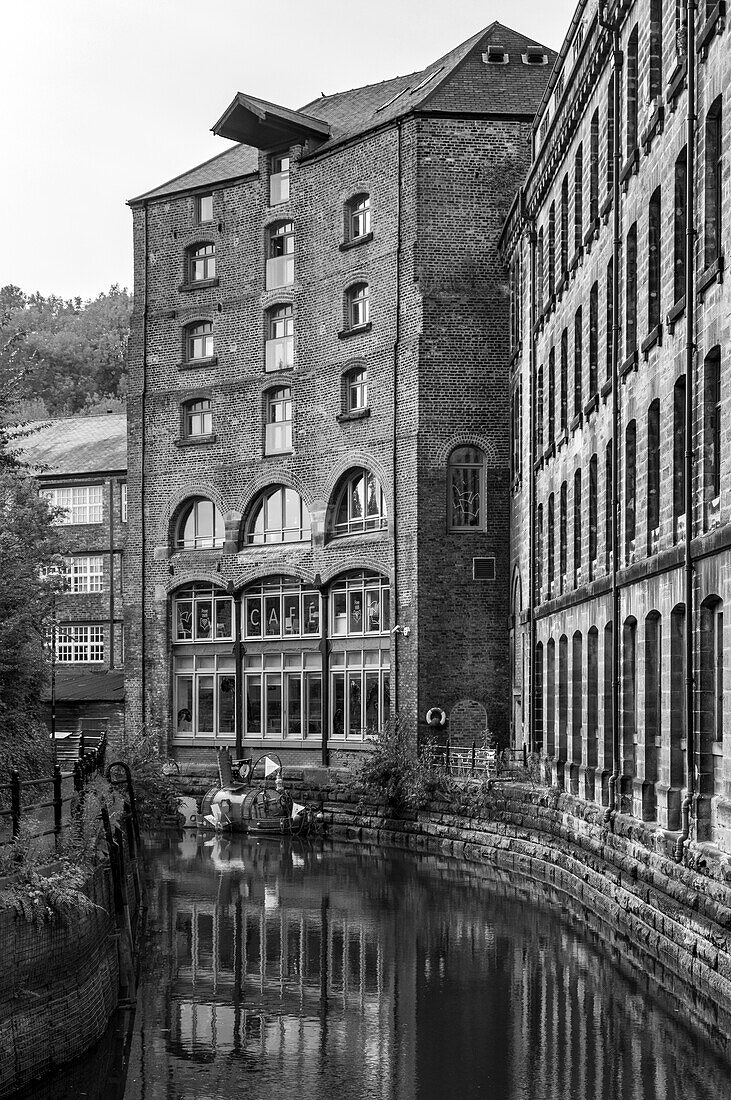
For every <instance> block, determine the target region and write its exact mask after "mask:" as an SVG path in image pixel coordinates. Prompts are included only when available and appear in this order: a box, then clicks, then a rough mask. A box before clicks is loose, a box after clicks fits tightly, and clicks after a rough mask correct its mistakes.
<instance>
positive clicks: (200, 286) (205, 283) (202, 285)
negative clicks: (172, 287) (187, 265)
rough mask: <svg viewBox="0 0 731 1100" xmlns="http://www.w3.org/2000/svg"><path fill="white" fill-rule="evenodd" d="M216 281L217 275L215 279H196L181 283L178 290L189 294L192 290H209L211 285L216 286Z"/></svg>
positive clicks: (217, 280) (217, 281)
mask: <svg viewBox="0 0 731 1100" xmlns="http://www.w3.org/2000/svg"><path fill="white" fill-rule="evenodd" d="M218 283H219V279H218V276H216V278H215V279H196V280H195V282H192V283H181V284H180V286H179V287H178V290H179V291H180V293H181V294H190V292H191V291H193V290H210V289H211V287H216V286H218Z"/></svg>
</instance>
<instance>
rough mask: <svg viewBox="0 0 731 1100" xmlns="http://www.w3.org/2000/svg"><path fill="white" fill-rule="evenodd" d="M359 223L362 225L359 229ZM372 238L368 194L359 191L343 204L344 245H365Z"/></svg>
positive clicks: (369, 197) (369, 198)
mask: <svg viewBox="0 0 731 1100" xmlns="http://www.w3.org/2000/svg"><path fill="white" fill-rule="evenodd" d="M361 221H362V223H363V225H362V227H361V228H359V223H360V222H361ZM372 236H373V232H372V230H371V196H370V192H368V191H359V192H358V194H357V195H353V196H352V198H350V199H348V201H347V203H346V204H345V243H346V244H359V243H365V241H366V240H370V239H371V237H372Z"/></svg>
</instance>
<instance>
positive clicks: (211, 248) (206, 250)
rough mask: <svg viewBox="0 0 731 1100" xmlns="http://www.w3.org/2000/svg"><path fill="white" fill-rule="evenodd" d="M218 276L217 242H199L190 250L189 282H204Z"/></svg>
mask: <svg viewBox="0 0 731 1100" xmlns="http://www.w3.org/2000/svg"><path fill="white" fill-rule="evenodd" d="M215 277H216V246H215V244H210V243H209V244H199V245H196V246H195V247H194V248H191V249H190V251H189V252H188V270H187V279H188V282H189V283H203V282H207V281H208V280H209V279H215Z"/></svg>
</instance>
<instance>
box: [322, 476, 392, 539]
mask: <svg viewBox="0 0 731 1100" xmlns="http://www.w3.org/2000/svg"><path fill="white" fill-rule="evenodd" d="M361 482H362V483H363V490H362V502H363V506H364V509H363V511H362V514H361V515H360V516H358V515H355V514H354V511H353V500H354V497H353V493H354V492H355V493H357V492H358V489H357V486H358V485H359V483H361ZM370 490H372V491H373V493H374V494H375V500H376V505H377V508H378V511H377V512H375V513H370V514H369V513H368V506H369V496H368V495H369V491H370ZM359 499H360V498H359ZM343 507H345V509H346V511H347V519H346V520H345V521H344V522H343V521H341V520H340V516H341V514H342V511H343ZM329 511H330V522H329V524H328V527H329V533H330V537H331V538H333V539H335V538H347V537H349V536H353V535H366V534H377V533H378V532H380V531H384V530H385V529H386V528H387V527H388V512H387V509H386V495H385V493H384V491H383V486H382V485H381V480H380V478H379V477H378V476H377V475H376V474H374V473H373V471H372V470H369V469H367V468H366V467H365V466H353V467H351V468H350V469H349V470H348V471H347V473H346V474H345V475H344V476H343V477H342V478H341V480H340V482H339V484H338V487H337V489H336V491H335V493H334V494H333V500H332V505H331V508H330V510H329Z"/></svg>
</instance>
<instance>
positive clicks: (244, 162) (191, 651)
mask: <svg viewBox="0 0 731 1100" xmlns="http://www.w3.org/2000/svg"><path fill="white" fill-rule="evenodd" d="M553 56H554V55H552V54H550V52H549V51H547V50H546V49H544V48H543V47H541V46H537V45H536V44H535V43H533V42H531V41H530V40H527V39H525V38H523V37H522V36H520V35H518V34H516V33H515V32H513V31H511V30H508V29H507V28H505V27H502V26H500V25H499V24H492V25H491V26H490V27H488V28H487V29H486V30H484V31H481V32H480V33H479V34H476V35H475V36H474V37H473V38H472V39H470V40H469V41H468V42H465V43H463V44H462V45H461V46H459V47H458V48H457V49H455V50H453V51H452V52H451V53H448V54H447V55H445V56H444V57H442V58H440V59H439V60H438V61H436V62H434V63H433V64H432V65H429V66H428V67H427V68H425V69H424V70H423V71H421V72H418V73H413V74H411V75H409V76H403V77H398V78H395V79H393V80H389V81H385V82H384V83H381V84H377V85H372V86H369V87H365V88H358V89H354V90H352V91H349V92H344V93H342V94H338V95H333V96H323V97H321V98H320V99H317V100H316V101H314V102H313V103H310V104H308V105H307V106H305V107H304V108H302V109H301V110H299V111H295V110H290V109H288V108H286V107H282V106H277V105H275V104H272V103H268V102H264V101H262V100H259V99H256V98H254V97H252V96H249V95H244V94H241V93H239V94H238V95H237V96H236V97H235V98H234V100H233V102H232V103H231V105H230V106H229V107H228V108H227V109H226V111H225V112H224V114H223V115H222V117H221V119H220V120H219V122H218V123H217V124H216V126H215V127H214V131H215V132H216V133H217V134H219V135H221V136H223V137H227V138H230V139H231V140H233V141H234V142H235V143H236V144H235V145H234V146H233V147H232V148H231V149H229V150H228V151H226V152H224V153H222V154H221V155H220V156H218V157H216V158H214V159H213V160H211V161H209V162H207V163H206V164H204V165H202V166H200V167H198V168H195V169H193V170H192V171H190V172H187V173H185V174H184V175H182V176H180V177H178V178H177V179H174V180H172V181H171V182H169V183H167V184H165V185H164V186H162V187H159V188H156V189H155V190H152V191H149V192H148V193H146V194H144V195H142V196H140V197H139V198H137V199H134V200H132V201H131V203H130V205H131V207H132V210H133V215H134V244H135V313H134V317H133V335H132V341H131V377H130V391H129V444H130V455H129V457H130V465H129V485H130V551H129V558H128V564H129V570H128V574H127V575H128V578H129V590H130V591H131V592H134V593H135V598H134V600H130V603H129V606H128V607H127V609H126V616H127V617H126V624H127V670H128V679H127V699H128V716H129V718H130V720H131V721H132V722H133V723H134V724H135V726H139V725H142V726H144V727H145V728H147V729H149V730H150V731H153V732H154V733H155V734H156V735H158V736H160V738H161V740H162V742H163V743H167V746H168V747H169V748H171V749H172V750H173V751H174V752H175V754H176V755H177V756H178V757H179V758H180V759H185V758H186V757H187V758H190V757H191V756H195V755H196V754H198V755H199V754H200V750H201V749H204V750H210V749H211V748H212V747H213V746H215V745H216V744H218V743H221V742H222V743H233V742H234V741H238V746H239V748H241V747H243V748H244V749H245V750H246V751H251V750H253V751H254V752H256V750H259V749H263V748H272V749H277V751H280V752H284V754H285V759H286V758H291V757H292V753H290V752H289V750H290V749H292V750H296V751H295V755H296V757H297V758H299V759H301V760H304V759H320V758H323V759H327V758H328V750H329V749H330V750H332V749H336V750H343V749H347V748H348V747H353V748H357V746H358V745H359V744H361V743H362V741H363V739H364V737H365V736H367V734H368V733H369V732H373V731H374V730H376V729H377V728H378V727H379V726H380V725H381V724H382V723H383V722H384V720H385V719H386V718H387V717H388V716H389V714H391V715H393V714H395V713H398V715H399V718H400V720H401V721H402V722H404V723H405V725H406V726H407V728H408V729H409V731H411V733H412V734H415V733H418V732H423V731H424V728H425V726H424V715H425V712H426V711H427V709H428V708H432V707H438V708H441V709H443V710H444V711H445V713H446V714H447V715H448V716H449V718H450V732H451V735H452V739H453V740H455V741H460V740H464V741H467V742H469V741H471V740H472V738H473V737H477V738H479V737H481V736H483V735H484V732H485V730H486V729H487V728H488V726H489V727H491V728H495V729H499V728H500V727H501V725H503V724H504V717H505V716H504V710H505V699H506V695H507V683H508V681H507V671H508V669H507V663H508V662H507V648H506V632H505V623H506V617H507V612H508V608H507V598H506V593H507V590H508V574H507V570H508V529H507V518H508V491H509V485H508V388H507V375H506V370H505V363H506V360H507V321H506V317H507V313H506V310H507V301H506V295H505V288H504V273H503V270H502V266H501V262H500V260H499V257H498V254H497V251H496V249H495V247H494V243H495V242H496V240H497V237H498V235H499V232H500V229H501V226H502V224H503V222H504V219H505V217H506V215H507V213H508V210H509V207H510V203H511V201H512V198H513V195H514V193H515V190H516V189H517V187H518V186H519V183H520V181H521V180H522V179H523V178H524V176H525V173H526V171H527V169H528V164H529V153H530V136H531V124H532V119H533V116H534V114H535V110H536V108H537V106H538V104H539V102H540V99H541V95H542V94H543V90H544V87H545V84H546V80H547V77H548V73H549V72H550V66H551V63H552V61H553ZM204 755H205V754H204Z"/></svg>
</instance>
